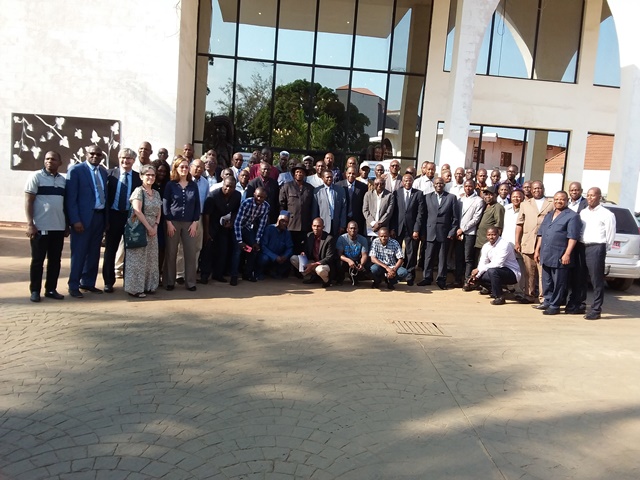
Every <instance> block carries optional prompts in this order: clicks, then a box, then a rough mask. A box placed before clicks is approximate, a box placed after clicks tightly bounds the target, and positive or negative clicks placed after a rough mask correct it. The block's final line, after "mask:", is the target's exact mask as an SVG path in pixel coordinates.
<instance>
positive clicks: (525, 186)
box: [522, 182, 531, 198]
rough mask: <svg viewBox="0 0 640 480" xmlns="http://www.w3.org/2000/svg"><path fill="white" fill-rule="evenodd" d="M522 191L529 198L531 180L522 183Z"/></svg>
mask: <svg viewBox="0 0 640 480" xmlns="http://www.w3.org/2000/svg"><path fill="white" fill-rule="evenodd" d="M522 193H524V197H525V198H531V182H524V183H523V184H522Z"/></svg>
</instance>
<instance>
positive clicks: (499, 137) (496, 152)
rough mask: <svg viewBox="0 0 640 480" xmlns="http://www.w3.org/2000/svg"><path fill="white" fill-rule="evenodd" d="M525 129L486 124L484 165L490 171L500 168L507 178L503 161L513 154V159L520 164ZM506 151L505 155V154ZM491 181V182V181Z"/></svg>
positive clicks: (483, 140) (483, 143)
mask: <svg viewBox="0 0 640 480" xmlns="http://www.w3.org/2000/svg"><path fill="white" fill-rule="evenodd" d="M524 134H525V130H524V129H523V128H509V127H494V126H485V127H484V128H483V131H482V149H483V150H484V165H483V167H484V168H485V169H487V171H488V173H489V174H490V173H491V170H493V169H498V170H500V171H501V173H502V177H503V179H504V178H506V174H505V173H504V172H505V171H506V167H507V166H508V165H507V166H502V165H501V161H502V160H503V159H504V158H505V157H508V156H509V155H510V156H511V159H512V161H513V162H514V163H515V164H516V165H518V166H519V165H520V159H521V157H522V149H523V140H524ZM503 153H504V155H503ZM489 183H491V182H490V181H489Z"/></svg>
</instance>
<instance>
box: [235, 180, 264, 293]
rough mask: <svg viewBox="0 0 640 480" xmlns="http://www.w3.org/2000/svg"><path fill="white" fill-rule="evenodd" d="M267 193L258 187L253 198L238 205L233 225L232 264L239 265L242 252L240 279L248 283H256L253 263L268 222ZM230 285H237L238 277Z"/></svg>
mask: <svg viewBox="0 0 640 480" xmlns="http://www.w3.org/2000/svg"><path fill="white" fill-rule="evenodd" d="M266 200H267V191H266V190H265V189H264V188H263V187H258V188H256V189H255V191H254V192H253V196H252V197H249V198H247V199H246V200H244V201H243V202H242V203H241V204H240V210H239V211H238V215H237V216H236V219H235V222H234V224H233V231H234V234H235V240H236V247H237V248H234V250H233V255H234V257H235V258H233V260H232V261H233V262H234V263H235V264H236V265H238V264H239V263H240V253H241V252H243V251H244V253H245V256H246V262H245V265H244V270H243V274H242V278H243V279H244V280H248V281H250V282H256V281H257V279H256V273H255V261H256V255H257V253H258V252H259V251H260V240H262V236H263V235H264V230H265V228H266V227H267V223H268V221H269V208H270V206H269V203H268V202H267V201H266ZM230 284H231V285H233V286H235V285H237V284H238V277H236V276H232V277H231V281H230Z"/></svg>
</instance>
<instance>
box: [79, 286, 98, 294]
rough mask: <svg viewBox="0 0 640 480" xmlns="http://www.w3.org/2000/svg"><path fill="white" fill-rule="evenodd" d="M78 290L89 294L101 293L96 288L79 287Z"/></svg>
mask: <svg viewBox="0 0 640 480" xmlns="http://www.w3.org/2000/svg"><path fill="white" fill-rule="evenodd" d="M79 288H80V290H84V291H86V292H91V293H102V290H100V289H99V288H96V287H85V286H83V285H80V287H79Z"/></svg>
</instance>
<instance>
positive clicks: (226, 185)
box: [222, 180, 235, 197]
mask: <svg viewBox="0 0 640 480" xmlns="http://www.w3.org/2000/svg"><path fill="white" fill-rule="evenodd" d="M234 188H235V187H234V186H233V182H232V181H230V180H224V182H223V183H222V194H223V195H224V196H225V197H228V196H229V194H230V193H231V192H232V191H233V190H234Z"/></svg>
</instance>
